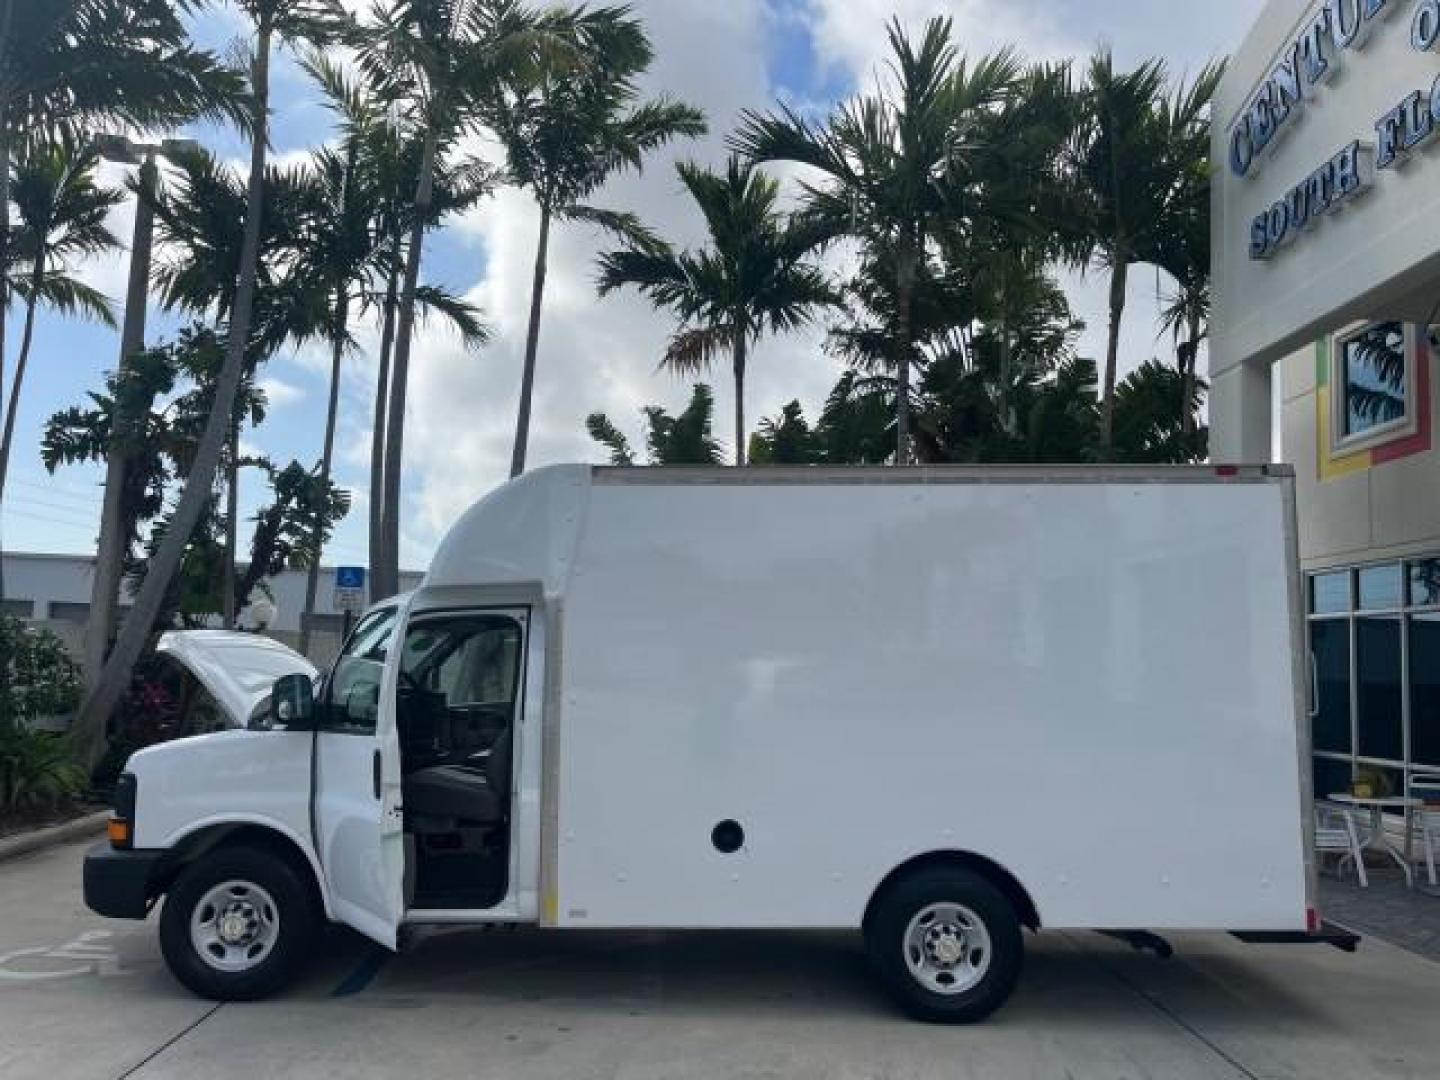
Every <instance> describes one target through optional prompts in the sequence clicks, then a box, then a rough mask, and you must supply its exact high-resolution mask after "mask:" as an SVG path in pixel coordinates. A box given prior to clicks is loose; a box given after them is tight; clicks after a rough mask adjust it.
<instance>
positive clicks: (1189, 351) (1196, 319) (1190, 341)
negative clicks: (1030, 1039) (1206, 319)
mask: <svg viewBox="0 0 1440 1080" xmlns="http://www.w3.org/2000/svg"><path fill="white" fill-rule="evenodd" d="M1185 334H1186V338H1187V340H1186V342H1185V346H1184V348H1183V349H1181V350H1180V433H1181V434H1182V435H1184V436H1186V437H1187V438H1188V437H1189V435H1190V433H1191V432H1193V431H1194V430H1195V410H1194V409H1192V408H1191V407H1190V399H1191V398H1192V397H1194V396H1195V363H1196V361H1197V360H1199V358H1200V313H1199V312H1198V311H1191V312H1190V314H1189V315H1188V316H1186V319H1185Z"/></svg>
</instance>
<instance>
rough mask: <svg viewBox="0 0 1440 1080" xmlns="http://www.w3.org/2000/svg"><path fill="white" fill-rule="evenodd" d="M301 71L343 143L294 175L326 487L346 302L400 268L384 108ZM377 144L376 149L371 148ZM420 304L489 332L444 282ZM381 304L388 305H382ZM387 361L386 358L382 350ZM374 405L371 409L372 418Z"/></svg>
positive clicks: (322, 63) (331, 75)
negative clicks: (309, 287)
mask: <svg viewBox="0 0 1440 1080" xmlns="http://www.w3.org/2000/svg"><path fill="white" fill-rule="evenodd" d="M305 67H306V69H307V70H308V71H309V72H310V74H311V76H312V77H313V78H314V79H315V80H316V81H317V82H318V83H319V84H320V87H321V89H322V90H323V91H324V94H325V97H326V99H327V103H328V104H329V105H330V107H331V109H332V110H333V111H334V112H335V113H336V114H337V116H338V117H339V119H340V127H341V135H342V138H341V143H340V146H339V147H338V148H337V149H330V148H324V149H321V150H318V151H316V153H315V154H314V156H313V158H312V160H311V162H310V164H309V167H308V168H307V169H306V170H305V172H304V173H303V175H302V177H301V184H302V186H303V188H304V194H303V198H304V201H305V203H306V212H305V218H306V225H305V228H304V229H303V236H304V239H303V241H302V243H301V244H300V245H299V246H298V250H297V254H296V263H295V270H294V276H295V277H296V278H298V279H300V280H305V281H313V282H318V283H320V286H321V288H322V289H323V290H324V292H325V296H326V301H327V303H328V304H329V311H328V317H327V318H326V320H325V322H324V325H323V327H322V328H321V330H320V336H321V337H322V338H324V339H325V340H326V342H327V343H328V344H329V345H330V387H329V395H328V400H327V406H326V412H325V435H324V441H323V444H322V449H321V456H320V469H319V475H318V483H319V485H320V488H321V489H328V487H329V485H330V472H331V466H332V461H333V455H334V446H335V426H336V420H337V414H338V412H339V399H340V373H341V363H342V361H343V359H344V356H345V352H346V351H347V350H348V349H350V348H352V347H353V344H354V342H353V339H352V337H351V335H350V330H349V324H350V313H351V310H352V308H354V307H358V306H360V305H370V304H373V303H375V302H376V298H377V284H378V283H379V282H381V281H383V282H385V284H384V285H383V286H381V288H382V289H383V290H384V296H385V298H384V300H383V301H380V302H381V303H384V304H393V303H394V300H393V296H394V291H395V289H394V285H393V283H394V281H395V279H396V274H397V273H398V271H399V269H400V268H399V266H398V265H396V260H395V258H394V256H393V253H392V246H391V244H390V242H389V241H390V239H391V230H387V229H386V224H387V222H386V211H387V210H389V207H388V206H387V199H386V197H385V196H386V194H387V185H390V186H391V187H392V188H393V180H392V179H391V178H390V177H389V176H387V175H386V173H385V168H386V167H387V166H388V165H390V164H391V163H392V159H391V155H390V154H389V153H387V152H386V151H387V150H388V149H389V143H390V140H389V139H388V135H389V134H390V132H388V131H387V130H386V121H385V115H384V110H383V108H382V107H381V105H380V103H379V102H378V101H377V100H376V99H375V98H374V96H373V95H372V94H370V93H368V92H367V90H366V88H365V87H364V86H363V85H361V84H358V83H355V82H353V81H351V80H350V79H349V78H348V77H347V76H346V74H345V73H344V72H343V71H342V70H341V69H340V68H339V67H337V66H336V65H334V64H332V63H331V62H329V61H328V60H327V59H325V58H324V57H323V56H320V55H316V56H312V57H309V58H307V60H306V62H305ZM376 149H379V150H380V153H379V154H372V153H371V151H372V150H376ZM450 179H451V178H449V177H446V181H447V182H446V183H445V184H443V185H442V190H443V191H444V192H445V193H446V197H445V203H446V204H447V206H446V208H447V209H448V208H449V206H448V204H454V203H455V202H456V201H457V198H456V196H455V195H454V194H453V191H454V190H455V185H454V184H453V183H450V182H448V181H450ZM489 190H490V174H489V172H488V171H487V170H483V169H480V170H478V176H476V177H474V178H473V179H472V183H471V187H470V188H469V190H468V191H467V197H468V198H470V199H472V200H473V199H478V198H480V197H481V196H482V195H484V194H487V193H488V192H489ZM417 299H418V302H419V303H420V304H421V305H422V306H424V307H427V308H429V307H437V308H439V309H441V310H442V312H443V313H444V314H446V315H448V316H449V317H450V320H451V321H452V323H453V324H454V325H455V326H456V328H457V329H458V330H459V331H460V333H461V335H462V337H463V339H464V341H465V343H466V345H467V346H473V345H479V344H481V343H483V342H484V341H485V340H486V339H487V338H488V330H487V329H486V327H485V325H484V324H483V323H482V322H481V321H480V318H479V313H478V311H476V310H475V309H474V308H473V307H472V306H471V305H470V304H467V303H465V302H464V301H463V300H460V299H458V298H456V297H453V296H451V295H450V294H449V293H448V292H446V291H445V290H443V289H439V288H435V287H422V288H421V289H419V290H418V292H417ZM387 310H388V308H387ZM387 362H388V358H387ZM378 415H379V414H378V412H377V417H378ZM322 526H326V522H324V521H323V519H322V518H320V517H317V518H316V519H315V532H314V537H313V539H314V550H313V551H312V552H310V557H309V560H308V571H307V574H306V581H305V609H304V612H303V615H302V617H301V624H300V651H301V652H302V653H303V652H306V651H307V650H308V649H309V646H310V629H311V627H310V623H311V621H312V616H313V614H314V610H315V595H316V592H317V590H318V587H319V577H320V553H321V543H322V540H323V536H322Z"/></svg>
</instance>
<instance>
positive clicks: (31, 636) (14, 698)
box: [0, 615, 81, 730]
mask: <svg viewBox="0 0 1440 1080" xmlns="http://www.w3.org/2000/svg"><path fill="white" fill-rule="evenodd" d="M80 689H81V687H80V668H79V666H78V665H77V664H76V663H75V661H74V660H72V659H70V654H69V653H68V652H67V651H66V649H65V643H64V642H63V641H61V640H60V639H59V638H58V637H57V636H56V635H55V634H53V633H51V632H50V631H49V630H45V629H42V628H40V627H35V626H27V625H26V624H25V623H24V622H22V621H21V620H19V619H16V618H14V617H13V616H9V615H0V730H9V729H11V728H16V727H21V726H23V725H25V724H29V723H33V722H34V721H36V720H38V719H40V718H41V717H45V716H61V715H63V714H65V713H68V712H72V711H73V710H74V709H75V708H76V707H77V706H78V705H79V704H80Z"/></svg>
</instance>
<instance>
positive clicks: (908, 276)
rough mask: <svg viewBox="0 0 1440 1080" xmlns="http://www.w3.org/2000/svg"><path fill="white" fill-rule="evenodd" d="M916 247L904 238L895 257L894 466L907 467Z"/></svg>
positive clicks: (912, 242)
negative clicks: (896, 352) (912, 305)
mask: <svg viewBox="0 0 1440 1080" xmlns="http://www.w3.org/2000/svg"><path fill="white" fill-rule="evenodd" d="M918 257H919V256H918V253H917V251H916V245H915V242H914V240H913V238H911V237H910V236H909V235H908V234H907V235H906V236H904V237H902V238H901V241H900V245H899V248H898V250H897V251H896V253H895V306H896V309H897V310H896V312H895V316H896V319H895V347H896V350H897V351H898V353H899V355H897V356H896V358H895V464H896V465H909V464H910V352H911V346H912V342H913V338H914V332H913V330H912V319H911V311H910V308H911V302H912V300H913V298H914V294H915V273H916V265H915V263H916V260H917V259H918Z"/></svg>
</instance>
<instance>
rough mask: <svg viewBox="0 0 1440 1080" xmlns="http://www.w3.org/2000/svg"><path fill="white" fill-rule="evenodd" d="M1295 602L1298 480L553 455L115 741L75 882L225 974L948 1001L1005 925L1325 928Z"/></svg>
mask: <svg viewBox="0 0 1440 1080" xmlns="http://www.w3.org/2000/svg"><path fill="white" fill-rule="evenodd" d="M1299 589H1300V577H1299V574H1298V568H1297V562H1296V545H1295V531H1294V487H1293V477H1292V474H1291V473H1290V472H1289V471H1288V470H1287V469H1285V468H1283V467H1226V466H1221V467H1193V468H1191V467H1185V468H1120V467H1115V468H1109V467H1107V468H1093V467H1076V468H1055V467H1046V468H1029V467H987V468H968V467H935V468H909V469H872V468H846V469H826V468H817V469H789V470H787V469H769V470H767V469H744V470H736V469H673V468H667V469H639V468H628V469H627V468H614V469H612V468H592V467H589V466H558V467H554V468H547V469H541V470H538V471H536V472H533V473H530V474H529V475H526V476H524V477H523V478H521V479H518V480H515V481H512V482H510V483H507V484H505V485H503V486H502V487H500V488H498V489H496V490H495V491H494V492H493V493H491V494H490V495H489V496H488V497H486V498H485V499H483V500H482V501H480V502H479V503H478V504H476V505H475V506H474V507H473V508H472V509H470V510H469V511H468V512H467V513H466V514H465V515H464V516H463V517H461V519H460V520H459V521H458V522H457V523H456V525H455V526H454V527H453V528H452V529H451V530H450V532H449V535H448V536H447V537H446V538H445V540H444V541H443V542H442V544H441V545H440V547H439V550H438V551H437V553H436V555H435V557H434V561H433V563H432V565H431V567H430V569H429V572H428V574H427V576H426V577H425V579H424V582H423V584H422V585H421V586H420V587H419V588H418V589H416V590H415V591H414V592H413V593H410V594H408V595H406V596H404V597H400V598H396V599H394V600H391V601H387V602H385V603H382V604H379V605H377V606H375V607H374V608H372V609H371V610H370V611H369V612H367V613H366V614H365V615H364V616H363V617H362V618H361V619H360V620H359V621H358V623H357V625H356V627H355V629H354V632H353V633H352V634H351V635H350V637H349V639H348V641H347V642H346V643H345V645H344V648H343V651H342V654H341V655H340V657H339V658H338V660H337V661H336V662H335V664H334V666H333V667H332V668H331V670H330V671H329V672H328V673H326V674H325V675H323V676H322V677H321V678H320V679H318V680H317V681H316V682H314V683H312V676H311V674H310V673H309V672H307V671H305V670H302V669H301V667H300V665H301V664H303V661H299V659H298V657H297V658H296V660H297V671H296V673H294V674H291V675H285V676H283V677H281V678H280V679H279V681H278V682H277V683H275V684H274V689H273V693H267V689H268V688H267V687H264V686H258V685H255V684H254V682H253V680H252V681H251V682H250V683H246V682H244V680H235V679H230V680H223V679H221V680H219V681H221V682H228V683H229V685H228V688H225V690H224V695H223V696H225V697H226V700H228V701H229V702H230V703H231V704H230V707H231V708H232V710H233V712H234V713H235V719H236V729H235V730H229V731H224V732H220V733H215V734H209V735H204V736H200V737H196V738H191V739H184V740H180V741H177V742H172V743H169V744H166V745H161V746H156V747H152V748H150V749H146V750H144V751H141V752H139V753H137V754H135V755H134V756H133V757H132V758H131V759H130V761H129V763H128V765H127V768H126V771H125V773H124V776H123V777H122V780H121V783H120V785H119V787H118V789H117V794H116V806H115V811H114V820H113V821H112V823H111V838H110V840H109V842H108V843H105V844H102V845H99V846H98V847H97V848H96V849H95V850H93V851H92V852H91V853H90V854H89V855H88V857H87V861H86V865H85V895H86V900H87V902H88V904H89V905H90V906H91V907H92V908H93V909H94V910H95V911H97V912H99V913H101V914H104V915H110V916H117V917H129V918H143V917H144V916H145V915H146V914H147V912H148V911H149V910H150V908H151V907H152V906H153V905H154V904H155V903H156V901H157V899H158V898H159V897H161V896H162V895H163V896H164V897H165V903H164V907H163V910H162V912H161V917H160V941H161V946H162V949H163V952H164V955H165V958H166V960H167V962H168V964H169V966H170V967H171V969H172V971H173V972H174V974H175V975H176V976H177V977H178V978H179V979H180V981H181V982H183V983H184V984H185V985H186V986H188V987H190V988H191V989H193V990H194V991H196V992H198V993H200V994H202V995H206V996H210V997H214V998H222V999H235V998H253V997H257V996H260V995H264V994H267V993H270V992H272V991H275V990H276V989H278V988H280V987H281V986H282V985H284V984H285V983H286V981H287V980H288V979H289V978H290V977H291V976H292V974H293V973H294V972H295V970H296V968H297V965H298V964H299V962H300V960H301V958H302V956H303V954H304V951H305V948H306V946H307V945H308V944H309V942H310V940H311V938H312V937H313V936H314V934H315V930H316V927H317V924H318V923H319V921H320V920H322V919H330V920H335V921H338V922H342V923H346V924H348V925H350V926H352V927H354V928H355V929H356V930H359V931H360V932H361V933H363V934H366V935H368V936H369V937H371V938H373V939H375V940H376V941H378V942H380V943H381V944H383V945H385V946H388V947H390V948H395V947H397V944H398V942H399V940H400V937H401V935H402V931H403V930H404V928H405V927H406V926H407V925H411V924H493V923H532V924H538V925H540V926H544V927H555V928H564V929H569V928H617V927H647V928H730V927H745V928H776V929H782V928H783V929H804V928H854V929H858V930H861V931H863V934H864V938H865V941H866V945H867V948H868V950H869V952H870V954H871V956H872V958H873V961H874V964H875V967H876V968H877V970H878V972H879V974H880V976H881V977H882V979H883V981H884V982H885V984H886V985H887V986H888V987H889V988H890V990H891V991H892V992H893V993H894V995H895V996H896V997H897V998H898V1000H899V1002H900V1003H901V1004H902V1005H903V1006H904V1007H905V1008H907V1009H908V1010H909V1011H910V1012H911V1013H913V1014H915V1015H917V1016H920V1017H923V1018H927V1019H935V1020H961V1021H963V1020H973V1019H976V1018H979V1017H981V1016H984V1015H985V1014H987V1013H988V1012H989V1011H991V1010H992V1009H994V1008H995V1007H996V1006H998V1005H999V1004H1000V1003H1001V1002H1002V1001H1004V1000H1005V998H1006V997H1007V996H1008V995H1009V993H1010V992H1011V990H1012V988H1013V986H1014V985H1015V981H1016V978H1017V976H1018V974H1019V971H1020V965H1021V956H1022V950H1023V945H1022V935H1021V929H1022V927H1029V928H1030V929H1032V930H1044V929H1050V928H1090V929H1099V930H1106V931H1112V932H1119V933H1129V934H1132V935H1138V933H1139V932H1140V931H1164V930H1174V929H1186V930H1216V931H1232V932H1241V933H1243V934H1248V935H1250V936H1252V937H1259V938H1262V939H1264V940H1297V941H1298V940H1310V941H1313V940H1331V941H1332V942H1334V941H1335V940H1337V939H1336V937H1335V936H1333V935H1327V934H1326V933H1325V932H1324V929H1323V928H1322V926H1321V923H1320V921H1319V917H1318V914H1317V911H1316V907H1315V875H1314V867H1313V859H1312V856H1311V846H1310V843H1309V834H1310V822H1311V814H1310V810H1309V806H1310V790H1309V788H1310V779H1309V777H1310V767H1309V752H1310V748H1309V735H1308V720H1307V710H1306V698H1307V693H1308V689H1309V687H1308V682H1309V680H1308V677H1307V665H1306V664H1305V656H1304V652H1303V646H1302V640H1303V639H1302V633H1303V629H1302V622H1301V613H1300V597H1299ZM215 642H216V643H229V644H230V645H231V646H233V645H234V639H233V637H222V638H217V639H215ZM204 646H205V642H204V640H203V639H202V640H198V641H195V642H191V643H190V646H189V652H190V653H192V654H193V653H195V652H196V650H200V651H203V649H204ZM276 655H278V654H275V653H274V652H273V651H272V652H271V654H270V656H269V657H268V658H267V663H270V662H273V661H274V657H275V656H276ZM231 663H236V661H235V660H234V659H233V654H232V660H231ZM191 666H192V668H194V669H195V670H196V671H197V672H201V673H202V678H203V677H204V676H203V672H204V671H205V670H206V669H207V664H206V663H205V662H204V661H203V659H194V662H193V663H192V665H191ZM262 666H263V665H262ZM208 667H209V668H212V669H223V668H224V667H225V661H224V659H223V657H222V658H220V659H219V660H217V661H216V662H215V663H214V664H211V665H208ZM247 694H248V696H247ZM218 696H221V695H219V694H217V697H218ZM1151 940H1153V939H1151Z"/></svg>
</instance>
